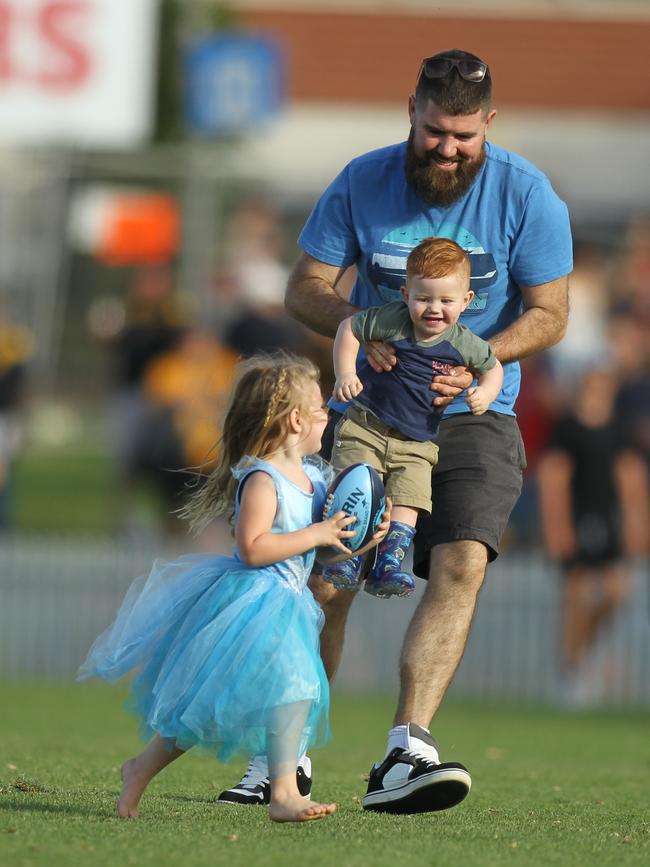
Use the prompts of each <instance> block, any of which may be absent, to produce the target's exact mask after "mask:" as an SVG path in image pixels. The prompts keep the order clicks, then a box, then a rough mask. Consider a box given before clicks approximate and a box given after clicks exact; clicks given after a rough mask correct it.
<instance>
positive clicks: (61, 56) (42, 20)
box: [37, 0, 90, 88]
mask: <svg viewBox="0 0 650 867" xmlns="http://www.w3.org/2000/svg"><path fill="white" fill-rule="evenodd" d="M89 11H90V6H89V4H88V3H85V2H82V0H78V2H51V3H44V4H43V6H42V7H41V9H40V10H39V13H38V19H37V27H38V31H39V35H40V36H41V38H42V39H43V42H44V43H45V44H46V45H47V46H48V47H49V48H50V52H49V53H50V54H51V56H52V57H53V59H54V62H53V63H52V64H51V65H50V66H48V67H46V68H42V69H40V70H39V71H38V75H37V81H38V83H39V84H40V85H42V86H43V87H53V88H72V87H78V86H79V85H80V84H83V82H84V81H85V80H86V79H87V78H88V75H89V73H90V54H89V52H88V47H87V46H85V45H84V44H83V43H82V42H81V41H80V40H79V38H78V37H77V36H75V35H74V31H75V30H76V31H77V32H78V30H79V23H80V18H81V17H82V16H85V15H86V14H87V13H88V12H89ZM52 49H53V51H52Z"/></svg>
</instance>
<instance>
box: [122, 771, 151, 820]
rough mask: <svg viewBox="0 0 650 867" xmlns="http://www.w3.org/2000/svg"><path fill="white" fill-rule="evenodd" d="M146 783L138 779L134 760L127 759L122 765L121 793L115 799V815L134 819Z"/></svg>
mask: <svg viewBox="0 0 650 867" xmlns="http://www.w3.org/2000/svg"><path fill="white" fill-rule="evenodd" d="M146 785H147V784H146V782H144V783H143V781H142V780H141V779H139V778H138V775H137V772H136V759H127V761H126V762H124V764H123V765H122V791H121V792H120V797H119V798H118V799H117V814H118V816H121V818H122V819H136V818H137V816H138V804H139V803H140V798H141V797H142V793H143V792H144V790H145V787H146Z"/></svg>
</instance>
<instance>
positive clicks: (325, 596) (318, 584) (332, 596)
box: [309, 574, 356, 620]
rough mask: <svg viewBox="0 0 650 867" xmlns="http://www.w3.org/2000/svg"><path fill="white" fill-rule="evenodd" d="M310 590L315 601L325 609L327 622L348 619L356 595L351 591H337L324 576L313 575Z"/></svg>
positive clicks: (310, 580)
mask: <svg viewBox="0 0 650 867" xmlns="http://www.w3.org/2000/svg"><path fill="white" fill-rule="evenodd" d="M309 589H310V590H311V592H312V593H313V594H314V599H315V600H316V602H318V604H319V605H320V607H321V608H322V609H323V613H324V615H325V619H326V620H330V619H332V618H334V619H340V618H344V619H345V618H346V617H347V615H348V611H349V610H350V606H351V605H352V602H353V600H354V597H355V596H356V594H355V593H354V592H350V591H349V590H337V589H336V587H334V585H333V584H330V583H329V581H325V580H324V579H323V576H322V575H316V574H314V575H312V576H311V578H310V579H309Z"/></svg>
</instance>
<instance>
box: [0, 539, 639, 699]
mask: <svg viewBox="0 0 650 867" xmlns="http://www.w3.org/2000/svg"><path fill="white" fill-rule="evenodd" d="M151 560H152V552H151V551H150V550H142V549H137V548H135V547H133V546H131V547H124V546H122V545H120V544H117V543H112V542H96V541H92V542H91V541H85V542H84V541H80V540H78V539H71V540H70V541H62V540H45V539H39V538H36V539H34V538H15V537H7V538H5V539H3V540H0V676H2V677H44V676H45V677H58V678H61V677H62V678H70V677H72V676H74V673H75V671H76V668H77V666H78V665H79V663H80V661H81V660H82V659H83V658H84V656H85V653H86V651H87V649H88V647H89V646H90V644H91V642H92V640H93V639H94V638H95V636H96V635H97V634H98V633H99V632H100V631H101V630H102V629H104V628H105V627H106V625H107V624H108V623H109V622H110V620H111V619H112V616H113V615H114V613H115V611H116V609H117V606H118V604H119V602H120V600H121V598H122V595H123V593H124V591H125V589H126V587H127V586H128V584H129V583H130V582H131V580H132V578H133V577H135V576H136V575H138V574H141V573H142V572H144V571H146V570H148V568H149V565H150V563H151ZM648 579H649V575H648V569H647V564H637V566H636V567H635V570H634V576H633V581H634V592H633V594H632V597H631V599H630V600H629V601H628V602H627V603H626V604H625V606H624V607H623V608H622V609H621V610H620V611H619V612H618V614H617V616H616V618H615V621H614V622H613V623H612V624H611V625H610V627H609V628H608V629H607V630H606V631H605V632H604V633H603V635H602V636H601V637H600V639H599V640H598V643H597V645H596V647H595V648H594V651H593V654H592V658H591V660H590V663H589V670H588V678H589V680H590V685H589V690H590V696H589V697H590V703H591V704H598V705H604V706H619V707H622V706H649V705H650V622H649V610H650V609H649V605H648ZM559 582H560V576H559V574H558V572H557V570H556V569H555V567H554V566H552V565H551V564H549V563H548V561H547V560H546V559H545V558H544V557H543V556H542V555H541V554H539V553H537V552H511V553H507V554H505V555H503V556H502V557H500V558H499V559H498V560H497V562H496V563H495V564H493V565H492V566H491V567H490V570H489V573H488V578H487V581H486V584H485V586H484V589H483V590H482V592H481V596H480V598H479V604H478V608H477V612H476V617H475V621H474V625H473V628H472V633H471V637H470V641H469V644H468V646H467V650H466V653H465V656H464V658H463V661H462V663H461V666H460V668H459V670H458V673H457V675H456V678H455V679H454V683H453V686H452V690H451V691H452V693H453V694H454V695H457V696H467V697H472V698H480V699H498V700H513V701H522V700H523V701H531V702H553V701H555V700H557V699H559V698H560V691H559V690H560V683H559V680H558V675H557V648H558V640H559V614H560V612H559V604H560V603H559V589H560V583H559ZM418 583H421V582H418ZM419 592H421V588H419ZM418 595H419V593H418V594H416V598H411V599H406V600H403V599H396V600H390V601H388V600H378V599H374V598H372V597H370V596H368V595H367V594H365V593H360V594H359V597H358V599H357V600H356V601H355V603H354V606H353V608H352V613H351V616H350V622H349V626H348V632H347V643H346V647H345V652H344V658H343V663H342V665H341V670H340V673H339V676H338V678H337V688H340V689H348V690H355V691H358V692H363V691H368V692H370V691H384V692H386V691H393V690H394V689H395V688H396V686H397V666H398V655H399V648H400V644H401V640H402V636H403V634H404V630H405V628H406V625H407V623H408V620H409V617H410V615H411V613H412V611H413V609H414V607H415V605H416V603H417V596H418Z"/></svg>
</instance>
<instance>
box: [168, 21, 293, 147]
mask: <svg viewBox="0 0 650 867" xmlns="http://www.w3.org/2000/svg"><path fill="white" fill-rule="evenodd" d="M183 70H184V91H185V99H184V114H185V123H186V126H187V128H188V130H189V131H190V132H194V133H199V134H202V135H214V136H219V135H233V134H238V133H245V132H247V131H249V130H253V129H255V128H257V127H260V126H263V125H265V124H267V123H268V122H269V121H271V120H273V119H274V118H275V117H277V116H278V114H279V113H280V111H281V109H282V106H283V104H284V101H285V93H284V55H283V52H282V50H281V48H280V46H279V44H278V43H277V42H275V41H273V40H272V39H268V38H262V37H256V36H246V35H243V34H237V35H234V34H228V35H223V36H210V37H208V38H205V39H201V40H198V41H196V42H194V43H192V44H191V45H190V46H189V47H188V48H186V50H185V54H184V59H183Z"/></svg>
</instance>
